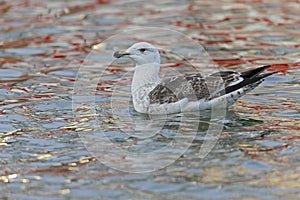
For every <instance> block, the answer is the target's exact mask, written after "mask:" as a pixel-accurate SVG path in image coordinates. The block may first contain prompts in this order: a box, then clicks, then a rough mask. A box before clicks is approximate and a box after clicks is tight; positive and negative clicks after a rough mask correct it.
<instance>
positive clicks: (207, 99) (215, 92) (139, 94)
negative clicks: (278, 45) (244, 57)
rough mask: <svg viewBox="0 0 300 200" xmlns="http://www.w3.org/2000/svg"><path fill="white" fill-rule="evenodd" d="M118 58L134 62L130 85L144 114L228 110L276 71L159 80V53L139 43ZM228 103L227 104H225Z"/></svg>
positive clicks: (137, 106)
mask: <svg viewBox="0 0 300 200" xmlns="http://www.w3.org/2000/svg"><path fill="white" fill-rule="evenodd" d="M113 56H114V57H115V58H117V59H118V58H121V57H128V58H130V59H131V60H132V61H133V62H134V63H135V69H134V74H133V79H132V83H131V95H132V100H133V106H134V109H135V110H136V111H137V112H140V113H145V114H171V113H180V112H191V111H200V110H206V109H212V108H213V107H218V106H219V105H226V106H225V107H228V106H230V105H232V104H234V103H235V101H236V100H237V99H238V98H240V97H242V96H243V95H244V94H246V93H247V92H249V91H251V90H253V89H254V88H255V87H257V86H258V85H259V84H260V83H261V82H262V81H263V80H264V78H266V77H268V76H270V75H272V74H275V73H277V72H270V73H263V74H262V72H263V71H264V70H266V69H268V68H269V67H271V66H269V65H268V66H262V67H258V68H256V69H251V70H248V71H244V72H235V71H220V72H217V73H213V74H210V75H207V76H203V75H201V74H193V75H186V76H183V75H181V76H173V77H166V78H160V76H159V70H160V54H159V50H158V49H157V48H156V47H155V46H153V45H151V44H149V43H147V42H138V43H135V44H133V45H132V46H131V47H129V48H128V49H127V50H125V51H116V52H114V54H113ZM224 102H225V104H224Z"/></svg>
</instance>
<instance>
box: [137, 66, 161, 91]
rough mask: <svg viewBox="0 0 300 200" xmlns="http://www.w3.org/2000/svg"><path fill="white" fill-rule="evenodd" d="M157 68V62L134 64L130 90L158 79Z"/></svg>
mask: <svg viewBox="0 0 300 200" xmlns="http://www.w3.org/2000/svg"><path fill="white" fill-rule="evenodd" d="M159 68H160V64H158V63H150V64H144V65H136V66H135V71H134V74H133V79H132V84H131V91H132V92H135V91H136V90H138V89H140V88H141V87H144V86H148V85H151V84H154V83H156V82H157V81H159V79H160V78H159Z"/></svg>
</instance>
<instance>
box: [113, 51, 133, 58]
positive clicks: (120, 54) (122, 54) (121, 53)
mask: <svg viewBox="0 0 300 200" xmlns="http://www.w3.org/2000/svg"><path fill="white" fill-rule="evenodd" d="M130 55H131V54H130V53H129V52H126V51H116V52H115V53H114V54H113V56H114V57H115V58H121V57H123V56H130Z"/></svg>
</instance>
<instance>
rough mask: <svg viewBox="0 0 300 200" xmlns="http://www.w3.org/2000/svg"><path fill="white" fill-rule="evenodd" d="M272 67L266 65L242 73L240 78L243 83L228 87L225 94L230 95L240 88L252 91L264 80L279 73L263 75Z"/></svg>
mask: <svg viewBox="0 0 300 200" xmlns="http://www.w3.org/2000/svg"><path fill="white" fill-rule="evenodd" d="M270 67H271V66H270V65H266V66H263V67H259V68H256V69H251V70H248V71H245V72H241V75H240V76H241V77H242V78H243V81H241V82H239V83H237V84H235V85H231V86H228V87H226V88H225V93H226V94H228V93H231V92H234V91H237V90H239V89H240V88H243V87H246V86H249V87H250V88H252V89H253V88H255V87H256V86H258V85H259V84H260V83H261V82H262V81H263V80H264V78H266V77H268V76H271V75H272V74H275V73H278V72H269V73H264V74H261V73H262V72H263V71H264V70H266V69H268V68H270ZM250 90H251V89H250ZM250 90H249V91H250Z"/></svg>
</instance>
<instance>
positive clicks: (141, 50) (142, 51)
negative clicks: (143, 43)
mask: <svg viewBox="0 0 300 200" xmlns="http://www.w3.org/2000/svg"><path fill="white" fill-rule="evenodd" d="M146 50H147V49H145V48H141V49H139V51H140V52H141V53H144V52H145V51H146Z"/></svg>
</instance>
